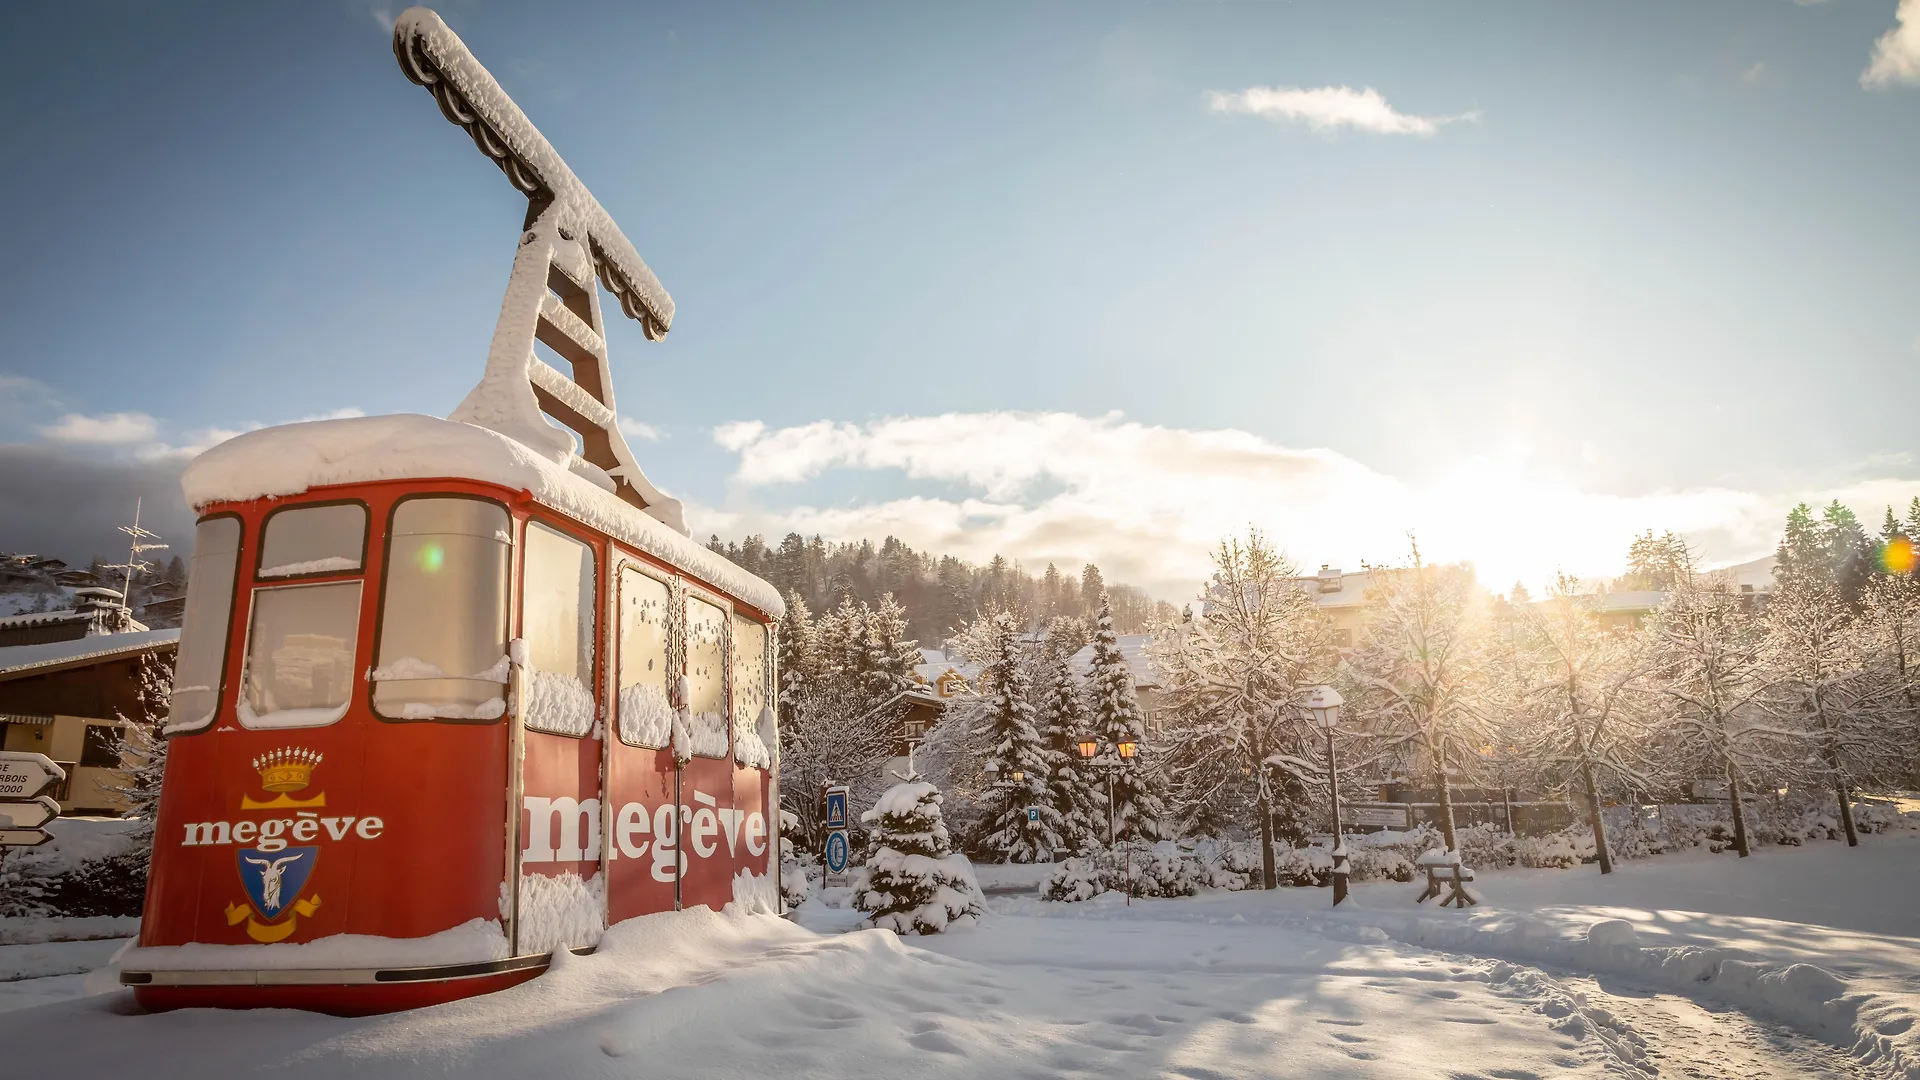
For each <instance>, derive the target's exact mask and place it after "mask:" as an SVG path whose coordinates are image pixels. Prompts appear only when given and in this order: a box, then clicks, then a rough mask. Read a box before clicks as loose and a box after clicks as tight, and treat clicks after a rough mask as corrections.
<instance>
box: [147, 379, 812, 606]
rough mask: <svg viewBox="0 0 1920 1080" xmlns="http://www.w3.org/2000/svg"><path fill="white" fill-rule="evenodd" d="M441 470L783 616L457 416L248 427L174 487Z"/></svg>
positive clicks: (757, 585) (210, 497)
mask: <svg viewBox="0 0 1920 1080" xmlns="http://www.w3.org/2000/svg"><path fill="white" fill-rule="evenodd" d="M442 477H460V478H466V479H470V480H476V481H480V482H482V483H489V484H498V485H500V486H501V487H504V488H507V489H509V490H514V491H529V492H531V493H532V494H533V497H534V499H535V500H536V501H538V502H539V503H541V504H542V505H544V506H549V507H552V508H553V509H555V510H557V511H559V512H560V513H562V514H565V515H567V516H568V517H571V518H573V519H574V520H576V521H579V522H580V523H581V524H583V525H587V526H589V527H591V528H594V529H598V530H600V531H601V532H604V533H606V534H607V535H609V536H612V537H614V538H615V539H617V540H619V541H621V542H622V543H625V544H628V545H631V546H632V547H634V548H636V549H638V550H640V551H644V552H646V553H647V554H649V555H653V556H655V557H657V558H660V559H664V560H666V561H667V562H670V563H672V564H674V565H675V566H678V567H681V568H682V569H684V570H686V571H687V572H688V573H689V574H692V575H693V576H694V577H696V578H699V579H700V580H702V581H704V582H706V583H707V584H708V585H711V586H713V587H714V588H716V589H719V590H720V591H722V592H724V593H727V594H728V595H730V596H732V597H733V598H734V599H736V600H739V601H741V602H742V603H745V604H748V605H750V606H752V607H755V608H758V609H759V610H760V611H762V612H765V613H766V614H767V615H769V616H772V617H774V618H780V617H783V616H784V615H785V614H786V605H785V604H784V603H783V602H782V601H781V599H780V593H779V590H777V589H775V588H774V587H773V586H772V585H769V584H768V583H766V582H765V581H762V580H761V579H759V578H757V577H755V576H754V575H752V574H749V573H747V572H746V571H745V570H742V569H740V568H739V567H737V566H735V565H734V564H733V563H731V562H728V561H727V560H726V559H725V558H723V557H722V556H720V555H717V554H715V553H714V552H712V551H709V550H707V549H706V548H705V547H702V546H701V545H700V544H698V543H695V542H694V541H693V540H690V539H688V538H687V537H686V536H683V535H681V534H680V533H679V532H678V531H676V530H674V529H673V528H672V527H670V526H668V525H666V524H663V523H662V522H660V521H657V520H655V519H654V518H652V517H650V516H648V515H647V514H646V513H644V512H643V511H641V510H639V509H638V508H636V507H634V506H631V505H629V504H628V503H625V502H622V501H621V500H620V499H619V498H618V497H617V496H615V495H614V494H613V493H612V492H609V491H607V490H605V489H604V488H601V487H599V486H597V485H596V484H594V483H593V482H591V481H589V480H586V479H584V478H582V477H580V476H578V475H575V474H574V473H572V472H570V471H568V470H567V469H566V468H564V467H562V466H560V465H557V464H555V463H554V462H552V461H550V460H548V459H546V458H544V457H542V456H540V455H539V454H536V453H535V452H533V451H532V450H530V449H528V448H527V447H526V446H524V445H522V444H520V443H518V442H515V441H514V440H512V439H510V438H508V437H507V436H505V435H502V434H500V433H499V432H496V431H491V430H488V429H486V428H482V427H476V426H475V425H472V424H463V423H459V422H458V421H454V420H442V419H440V418H439V417H434V416H420V415H417V414H400V415H396V416H362V417H353V418H351V419H345V420H314V421H309V422H307V423H303V424H284V425H282V426H280V427H272V428H266V429H263V430H260V431H251V432H248V433H247V434H245V435H240V436H236V437H235V438H232V439H229V440H227V441H226V442H223V443H221V444H220V445H218V446H216V447H214V448H213V449H211V450H208V451H207V452H206V453H204V454H201V455H200V456H199V457H197V458H195V459H194V460H193V462H192V464H190V465H188V466H187V471H186V474H185V475H184V476H183V477H181V481H180V486H181V489H182V490H183V491H184V492H185V493H186V497H187V503H188V505H190V506H192V507H193V508H194V509H195V510H200V509H201V508H203V507H205V506H207V505H208V504H210V503H216V502H242V501H245V500H248V499H260V498H268V497H277V496H288V495H298V494H300V493H301V492H304V491H309V490H311V489H313V488H317V487H325V486H330V485H335V484H358V483H371V482H374V481H380V480H426V479H436V478H442Z"/></svg>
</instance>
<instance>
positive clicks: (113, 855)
mask: <svg viewBox="0 0 1920 1080" xmlns="http://www.w3.org/2000/svg"><path fill="white" fill-rule="evenodd" d="M141 824H142V823H141V822H139V821H135V820H130V819H126V818H118V819H104V820H103V819H88V818H59V819H56V820H55V821H54V822H52V823H51V824H50V825H49V826H48V827H47V831H48V832H51V833H52V834H53V840H52V841H51V842H49V843H46V844H42V845H41V846H39V847H35V848H22V849H18V850H13V851H9V852H8V853H7V856H6V858H5V859H4V860H0V915H64V916H70V917H74V918H83V917H86V916H92V915H130V916H138V915H139V914H140V907H141V903H142V902H143V901H144V899H145V898H146V886H147V849H146V845H145V844H143V843H141V842H140V840H139V832H140V826H141Z"/></svg>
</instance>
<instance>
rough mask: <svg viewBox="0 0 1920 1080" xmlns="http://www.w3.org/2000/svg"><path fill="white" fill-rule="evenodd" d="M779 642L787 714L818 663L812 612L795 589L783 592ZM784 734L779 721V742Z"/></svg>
mask: <svg viewBox="0 0 1920 1080" xmlns="http://www.w3.org/2000/svg"><path fill="white" fill-rule="evenodd" d="M794 539H797V537H795V538H794ZM779 644H780V660H779V664H780V715H782V716H791V715H793V711H794V710H795V709H796V708H798V707H799V704H800V695H801V691H802V688H803V687H804V686H805V685H806V683H807V681H808V680H809V679H813V678H816V677H817V676H818V675H819V667H820V665H819V656H818V650H817V649H816V647H815V643H814V626H813V613H812V612H811V611H808V610H807V602H806V600H805V599H804V598H802V597H801V595H800V594H799V593H798V592H789V593H787V617H786V619H785V621H783V622H782V623H781V624H780V643H779ZM786 734H787V732H786V729H785V726H784V725H782V728H781V732H780V735H781V741H782V742H783V743H784V742H785V741H786ZM782 749H785V747H784V746H783V747H782Z"/></svg>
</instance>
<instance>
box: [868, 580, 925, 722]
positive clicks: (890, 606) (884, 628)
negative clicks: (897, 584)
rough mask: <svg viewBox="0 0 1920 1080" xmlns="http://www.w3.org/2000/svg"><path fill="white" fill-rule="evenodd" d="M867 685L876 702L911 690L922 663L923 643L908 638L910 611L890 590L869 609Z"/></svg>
mask: <svg viewBox="0 0 1920 1080" xmlns="http://www.w3.org/2000/svg"><path fill="white" fill-rule="evenodd" d="M866 646H867V676H866V677H867V684H868V688H869V692H870V693H872V694H873V696H874V699H875V701H885V700H886V699H887V698H890V697H892V696H893V695H895V694H897V693H899V692H901V691H902V690H911V689H912V688H913V687H914V685H915V682H916V680H915V679H914V673H913V669H914V668H915V667H916V666H918V665H919V663H920V643H919V642H917V641H914V640H912V639H911V638H909V637H907V612H906V609H905V608H903V607H901V606H900V602H899V601H897V600H895V599H894V598H893V594H892V593H888V594H887V595H885V596H882V597H881V598H880V604H879V606H878V607H875V608H873V609H872V610H870V611H869V612H867V635H866Z"/></svg>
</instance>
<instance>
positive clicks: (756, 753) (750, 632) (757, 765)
mask: <svg viewBox="0 0 1920 1080" xmlns="http://www.w3.org/2000/svg"><path fill="white" fill-rule="evenodd" d="M772 669H773V656H772V637H771V635H769V634H768V633H767V627H766V624H764V623H760V622H756V621H754V620H753V619H750V618H748V617H747V616H746V615H744V614H742V613H740V612H737V611H736V612H734V614H733V656H732V677H731V678H730V679H729V680H728V682H729V687H728V689H729V692H730V695H731V698H732V703H733V745H734V755H733V756H734V763H735V764H734V770H733V808H734V815H735V818H736V819H737V826H736V828H735V829H734V830H733V831H734V833H736V834H737V839H736V840H735V841H734V844H735V847H734V866H735V868H736V871H738V870H744V871H746V872H748V873H750V874H752V875H754V876H755V877H763V876H764V875H766V874H767V873H769V869H770V867H771V865H772V862H771V860H770V858H769V855H768V852H769V851H770V850H772V844H773V842H774V841H773V839H772V838H771V834H772V833H773V832H774V831H775V829H774V826H773V825H772V824H771V822H770V821H769V814H768V810H767V808H768V806H770V805H771V804H772V786H773V768H772V766H773V757H772V754H773V748H772V747H770V746H768V745H766V742H765V740H764V739H763V736H765V737H767V738H774V737H776V736H774V733H773V730H772V728H773V725H771V724H767V725H765V726H764V727H763V726H762V724H761V719H762V717H763V716H765V715H767V708H768V706H769V705H770V704H772V699H771V697H770V682H769V679H768V672H770V671H771V670H772Z"/></svg>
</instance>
